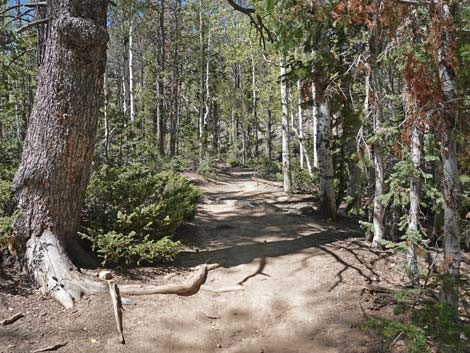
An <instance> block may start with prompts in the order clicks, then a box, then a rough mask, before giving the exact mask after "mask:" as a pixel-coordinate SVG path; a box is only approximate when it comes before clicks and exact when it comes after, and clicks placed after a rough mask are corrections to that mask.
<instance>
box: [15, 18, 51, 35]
mask: <svg viewBox="0 0 470 353" xmlns="http://www.w3.org/2000/svg"><path fill="white" fill-rule="evenodd" d="M47 22H49V18H42V19H40V20H36V21H33V22H31V23H28V24H27V25H26V26H23V27H20V28H18V29H17V30H16V33H22V32H24V31H27V30H28V29H31V28H33V27H36V26H39V25H42V24H45V23H47Z"/></svg>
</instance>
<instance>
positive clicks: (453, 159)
mask: <svg viewBox="0 0 470 353" xmlns="http://www.w3.org/2000/svg"><path fill="white" fill-rule="evenodd" d="M436 17H437V18H436V20H437V21H436V22H435V23H436V24H437V26H438V28H436V29H435V32H436V33H438V36H439V37H438V38H435V42H436V43H438V45H437V53H436V54H437V55H436V61H437V64H438V67H439V78H440V82H441V87H442V93H443V96H444V105H445V106H444V109H443V112H442V123H441V128H440V129H441V130H440V135H441V138H440V140H441V160H442V168H443V175H442V194H443V197H444V266H445V268H446V271H447V273H448V274H449V275H450V277H451V278H452V280H453V281H452V282H454V283H452V285H447V286H444V288H443V291H442V292H443V300H444V301H445V303H447V304H448V305H450V306H452V307H454V308H457V307H458V303H459V293H458V288H457V285H456V283H455V282H456V281H457V279H458V278H459V276H460V262H461V259H462V255H461V250H460V240H461V239H460V237H461V235H460V225H459V221H460V194H461V190H460V181H459V169H458V162H457V142H456V132H455V130H456V123H457V119H456V116H457V114H458V105H459V99H458V98H459V93H458V90H457V82H456V75H455V70H454V67H453V60H452V59H453V58H455V53H454V48H453V43H454V41H455V38H454V35H455V29H454V23H453V17H452V13H451V11H450V8H449V4H448V1H445V0H443V1H440V2H438V3H437V4H436Z"/></svg>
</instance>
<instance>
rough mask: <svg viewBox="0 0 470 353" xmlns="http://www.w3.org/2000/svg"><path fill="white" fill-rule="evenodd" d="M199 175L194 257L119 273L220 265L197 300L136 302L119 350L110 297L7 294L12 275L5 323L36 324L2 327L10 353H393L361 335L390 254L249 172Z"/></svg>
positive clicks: (183, 274) (146, 276)
mask: <svg viewBox="0 0 470 353" xmlns="http://www.w3.org/2000/svg"><path fill="white" fill-rule="evenodd" d="M189 177H190V178H191V179H192V180H193V182H194V183H195V184H196V185H198V187H199V188H201V189H202V190H203V191H204V193H205V199H204V202H203V203H202V204H201V205H200V207H199V212H198V216H197V218H196V220H195V221H194V224H192V225H190V226H188V227H186V228H185V229H184V231H182V232H181V234H180V235H179V237H180V238H181V239H182V240H183V242H184V243H185V250H184V252H182V253H181V254H180V255H178V258H177V260H176V262H175V263H174V264H172V265H171V267H167V268H163V269H162V268H161V267H155V268H145V269H131V270H129V269H128V270H121V271H114V272H115V273H116V276H117V281H118V283H119V282H120V281H122V282H124V281H126V282H133V281H146V282H152V283H156V284H163V283H180V282H182V281H185V280H187V279H188V278H190V277H191V275H192V274H193V271H194V267H195V266H198V265H200V264H204V263H218V264H220V265H221V266H220V267H219V268H217V269H215V270H213V271H210V272H209V275H208V278H207V282H206V284H205V285H204V287H203V289H202V290H201V291H200V292H199V293H197V294H196V295H194V296H191V297H177V296H170V295H154V296H144V297H131V298H129V299H131V300H132V302H133V305H126V306H125V309H126V311H125V312H124V335H125V337H126V344H125V345H121V344H119V343H118V340H117V335H116V332H115V324H114V318H113V316H112V309H111V303H110V300H109V297H107V296H97V297H90V298H85V300H83V301H81V302H80V303H79V304H78V306H77V308H75V309H72V310H63V309H62V308H60V307H59V306H58V305H57V304H55V303H54V302H53V301H51V300H50V299H47V298H42V297H39V298H38V296H37V295H34V293H28V292H25V293H22V292H17V293H13V292H12V291H11V290H8V288H10V289H11V286H13V285H14V284H15V279H14V278H8V277H6V276H7V275H6V274H4V275H3V277H5V278H6V279H5V281H6V282H5V281H4V285H3V286H0V300H1V302H0V304H2V306H1V309H0V319H3V318H4V317H7V316H8V315H10V314H13V313H16V312H18V311H22V312H24V313H26V317H25V318H23V319H21V320H19V321H18V322H17V323H15V324H13V325H9V326H5V327H0V352H31V351H33V350H34V349H38V348H42V347H46V346H48V345H53V344H56V343H60V342H68V343H67V346H65V347H63V348H60V349H59V350H58V352H87V353H94V352H136V353H140V352H142V353H144V352H145V353H147V352H148V353H150V352H152V353H155V352H161V353H190V352H192V353H211V352H224V353H229V352H230V353H294V352H296V353H366V352H367V353H372V352H382V351H383V350H382V349H381V348H380V347H381V342H380V339H378V338H377V337H376V336H375V335H373V334H371V332H370V331H369V332H366V331H363V330H361V329H360V328H359V327H358V326H359V325H360V323H361V322H363V321H364V320H365V316H364V311H363V307H366V310H367V303H366V302H365V299H364V296H363V294H364V289H365V288H367V287H368V286H369V285H371V284H376V283H378V282H381V284H383V282H384V281H386V280H385V279H384V278H383V274H384V272H385V271H387V270H388V269H389V266H390V265H389V263H388V259H387V257H388V255H387V254H375V253H373V250H371V249H369V248H368V247H367V245H366V243H365V242H363V241H362V235H361V233H360V231H359V230H358V228H357V226H355V225H354V223H353V222H351V221H348V220H346V219H343V220H341V219H340V220H339V221H338V222H335V223H328V222H323V221H321V220H319V219H318V218H317V217H316V216H315V212H314V211H313V209H312V208H311V207H312V205H315V201H316V200H315V198H312V197H311V196H308V195H291V196H289V195H287V194H285V193H283V192H282V191H281V189H280V188H279V187H277V186H276V185H274V184H272V183H271V184H266V183H263V182H260V181H257V180H254V179H253V178H252V173H251V172H249V171H246V170H238V171H237V170H235V171H234V170H232V171H227V172H222V173H221V175H220V177H219V178H218V179H217V181H211V182H207V181H206V180H204V179H202V178H200V177H197V176H196V175H189ZM3 277H1V278H3ZM8 281H10V282H8ZM8 283H10V284H8ZM9 286H10V287H9ZM19 287H21V286H19Z"/></svg>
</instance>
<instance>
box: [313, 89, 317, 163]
mask: <svg viewBox="0 0 470 353" xmlns="http://www.w3.org/2000/svg"><path fill="white" fill-rule="evenodd" d="M316 101H317V99H316V92H315V84H314V83H313V82H312V102H313V104H312V128H313V131H312V136H313V167H314V168H315V169H318V151H317V115H318V114H317V105H316V103H315V102H316Z"/></svg>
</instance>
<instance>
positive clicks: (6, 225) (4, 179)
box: [0, 164, 18, 248]
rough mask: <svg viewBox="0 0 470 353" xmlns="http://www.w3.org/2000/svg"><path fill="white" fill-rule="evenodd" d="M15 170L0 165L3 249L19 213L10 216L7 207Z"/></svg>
mask: <svg viewBox="0 0 470 353" xmlns="http://www.w3.org/2000/svg"><path fill="white" fill-rule="evenodd" d="M13 175H14V168H12V167H7V166H5V165H3V164H0V248H3V247H4V246H5V245H6V243H7V240H8V238H9V237H10V233H11V226H12V224H13V222H14V221H15V219H16V217H17V216H18V213H14V214H9V212H7V210H6V207H7V203H8V202H9V200H10V197H11V180H12V179H13Z"/></svg>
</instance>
